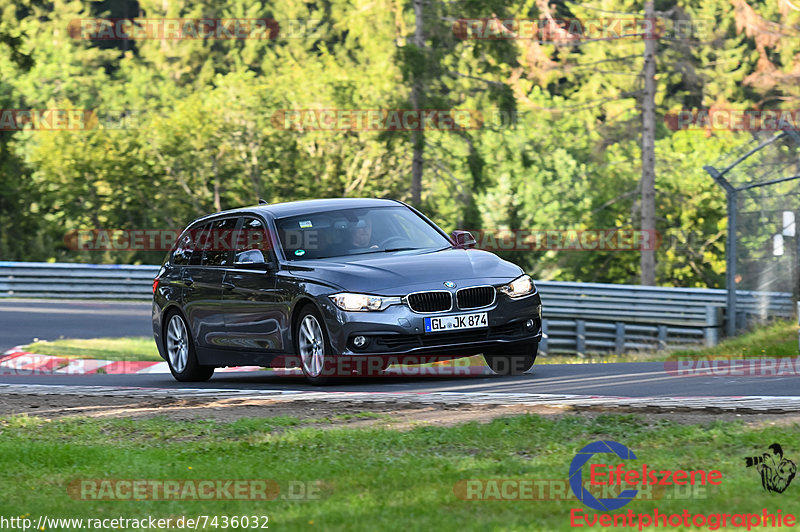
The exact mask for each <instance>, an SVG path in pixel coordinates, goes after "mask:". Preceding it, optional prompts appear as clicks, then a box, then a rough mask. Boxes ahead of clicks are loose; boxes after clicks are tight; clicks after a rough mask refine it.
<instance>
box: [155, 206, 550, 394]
mask: <svg viewBox="0 0 800 532" xmlns="http://www.w3.org/2000/svg"><path fill="white" fill-rule="evenodd" d="M474 246H475V240H474V238H473V237H472V235H471V234H470V233H468V232H466V231H454V232H453V233H452V234H451V235H449V236H448V235H447V233H445V232H444V231H443V230H442V229H440V228H439V227H438V226H436V224H434V223H433V222H432V221H431V220H429V219H428V218H426V217H425V216H424V215H423V214H422V213H420V212H419V211H417V210H416V209H414V208H412V207H410V206H408V205H406V204H404V203H402V202H400V201H394V200H386V199H356V198H348V199H324V200H309V201H297V202H290V203H280V204H275V205H258V206H254V207H247V208H242V209H236V210H231V211H225V212H220V213H216V214H212V215H210V216H206V217H203V218H200V219H198V220H195V221H194V222H192V223H191V224H190V225H189V227H187V228H186V230H185V231H184V232H183V233H182V234H181V236H180V237H179V238H178V240H177V242H176V244H175V246H174V247H173V249H172V250H171V251H170V252H169V254H168V255H167V258H166V260H165V261H164V264H163V265H162V267H161V270H160V271H159V273H158V276H157V277H156V279H155V280H154V282H153V334H154V336H155V340H156V344H157V345H158V350H159V352H160V353H161V356H162V357H163V358H164V359H165V360H166V361H167V362H168V364H169V367H170V370H171V372H172V374H173V376H174V377H175V378H176V379H177V380H179V381H204V380H208V379H209V378H211V376H212V375H213V373H214V369H215V368H217V367H225V366H239V365H257V366H264V367H297V366H299V367H300V368H302V371H303V374H304V375H305V376H306V378H307V379H308V380H309V381H310V382H311V383H313V384H325V383H328V382H330V381H331V379H332V378H334V377H343V376H351V375H380V374H381V372H382V371H383V370H384V369H386V367H387V366H388V365H390V364H422V363H428V362H433V361H438V360H446V359H453V358H458V357H467V356H472V355H475V354H479V353H483V355H484V358H485V359H486V362H487V364H488V365H489V367H491V368H492V370H494V371H495V372H496V373H498V374H520V373H523V372H525V371H527V370H529V369H531V367H532V366H533V364H534V361H535V360H536V354H537V350H538V345H539V340H540V338H541V334H542V332H541V312H542V307H541V300H540V298H539V294H538V291H537V290H536V286H535V285H534V283H533V281H532V280H531V278H530V277H529V276H528V275H526V274H525V273H524V272H523V271H522V269H521V268H520V267H519V266H516V265H514V264H512V263H510V262H507V261H505V260H502V259H500V258H499V257H497V256H495V255H494V254H492V253H489V252H486V251H481V250H477V249H474Z"/></svg>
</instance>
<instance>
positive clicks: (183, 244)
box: [170, 229, 194, 266]
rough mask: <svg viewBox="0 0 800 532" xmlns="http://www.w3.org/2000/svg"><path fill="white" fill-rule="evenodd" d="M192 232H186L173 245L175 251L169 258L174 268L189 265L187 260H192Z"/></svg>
mask: <svg viewBox="0 0 800 532" xmlns="http://www.w3.org/2000/svg"><path fill="white" fill-rule="evenodd" d="M193 236H194V231H192V230H191V229H190V230H189V231H186V232H185V233H183V234H182V235H181V237H180V238H179V239H178V243H177V244H176V245H175V251H173V252H172V257H170V262H171V263H172V264H174V265H175V266H185V265H187V264H189V260H190V259H191V258H192V250H193V249H194V238H193Z"/></svg>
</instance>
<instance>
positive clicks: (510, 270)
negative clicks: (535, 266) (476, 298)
mask: <svg viewBox="0 0 800 532" xmlns="http://www.w3.org/2000/svg"><path fill="white" fill-rule="evenodd" d="M288 268H289V269H290V270H291V271H292V272H293V273H295V274H296V275H299V276H301V277H306V278H308V279H312V280H317V281H319V282H322V283H324V284H332V285H336V286H338V287H340V288H341V289H343V290H347V291H352V292H365V293H379V292H380V293H384V295H402V294H405V293H407V292H411V291H413V290H416V289H425V288H426V287H427V288H439V289H441V288H443V287H442V283H443V282H444V281H455V282H456V283H457V284H458V285H459V286H460V285H461V283H460V282H459V281H462V282H467V283H469V284H476V283H475V281H485V282H490V283H498V284H499V283H502V282H505V281H508V280H511V279H514V278H515V277H518V276H519V275H522V273H523V271H522V269H521V268H520V267H519V266H517V265H515V264H512V263H510V262H508V261H505V260H502V259H501V258H499V257H497V256H496V255H494V254H492V253H489V252H487V251H481V250H477V249H446V250H442V251H435V252H427V253H419V252H413V253H409V252H396V253H385V254H375V255H372V254H367V255H355V256H350V257H340V258H335V259H320V260H305V261H296V262H292V263H291V264H289V265H288ZM394 289H402V290H394ZM393 290H394V291H395V292H397V293H392V294H390V293H389V292H391V291H393ZM387 291H388V292H387ZM401 293H402V294H401Z"/></svg>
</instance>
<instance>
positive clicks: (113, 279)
mask: <svg viewBox="0 0 800 532" xmlns="http://www.w3.org/2000/svg"><path fill="white" fill-rule="evenodd" d="M158 269H159V267H158V266H151V265H147V266H129V265H104V264H66V263H41V262H0V297H30V298H62V299H135V300H149V299H150V298H151V297H152V281H153V278H154V277H155V275H156V273H158ZM536 286H538V288H539V291H540V292H541V295H542V301H543V303H544V320H543V328H544V333H545V338H543V340H542V343H541V345H540V352H542V353H548V354H554V353H565V354H566V353H569V354H576V353H577V354H580V355H583V354H585V353H588V352H615V353H621V352H624V351H631V350H643V349H654V348H669V349H672V348H681V347H688V346H691V345H697V344H704V345H707V346H712V345H715V344H716V343H717V341H718V340H719V337H720V331H721V326H722V324H723V323H724V311H723V309H724V307H725V304H726V291H725V290H719V289H701V288H664V287H644V286H637V285H623V284H601V283H568V282H556V281H538V282H537V283H536ZM737 300H738V305H737V308H738V309H739V314H738V315H737V321H739V322H744V321H752V320H764V319H768V318H784V319H788V318H791V317H792V316H793V315H794V313H795V311H794V304H793V302H792V295H791V294H790V293H785V292H751V291H741V290H740V291H738V292H737Z"/></svg>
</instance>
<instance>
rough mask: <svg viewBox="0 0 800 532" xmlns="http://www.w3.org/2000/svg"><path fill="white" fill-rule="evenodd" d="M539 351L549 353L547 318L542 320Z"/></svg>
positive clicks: (544, 353)
mask: <svg viewBox="0 0 800 532" xmlns="http://www.w3.org/2000/svg"><path fill="white" fill-rule="evenodd" d="M539 352H540V353H542V354H543V355H547V320H546V319H543V320H542V339H541V340H539Z"/></svg>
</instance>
